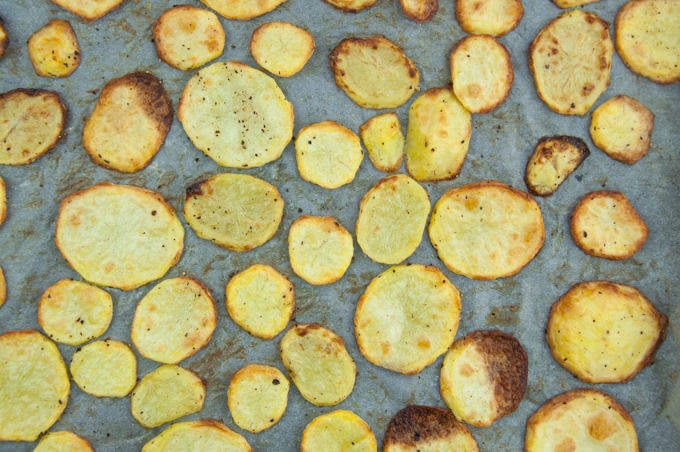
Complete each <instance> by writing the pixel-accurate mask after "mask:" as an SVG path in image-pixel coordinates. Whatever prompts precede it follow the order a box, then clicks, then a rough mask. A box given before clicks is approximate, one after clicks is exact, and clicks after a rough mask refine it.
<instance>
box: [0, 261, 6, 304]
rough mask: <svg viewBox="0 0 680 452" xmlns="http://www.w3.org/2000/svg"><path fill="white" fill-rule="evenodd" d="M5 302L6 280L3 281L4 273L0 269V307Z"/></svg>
mask: <svg viewBox="0 0 680 452" xmlns="http://www.w3.org/2000/svg"><path fill="white" fill-rule="evenodd" d="M5 301H7V280H6V279H5V272H3V271H2V267H0V306H2V305H3V304H5Z"/></svg>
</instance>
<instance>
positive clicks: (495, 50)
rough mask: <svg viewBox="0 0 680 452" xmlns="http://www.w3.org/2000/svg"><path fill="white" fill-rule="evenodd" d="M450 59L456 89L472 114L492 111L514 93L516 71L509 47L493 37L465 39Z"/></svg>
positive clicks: (454, 88) (457, 95) (479, 36)
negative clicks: (513, 83) (511, 90)
mask: <svg viewBox="0 0 680 452" xmlns="http://www.w3.org/2000/svg"><path fill="white" fill-rule="evenodd" d="M449 62H450V68H451V80H452V82H453V92H454V94H455V95H456V97H457V98H458V100H459V101H460V103H461V104H463V106H464V107H465V108H466V109H467V110H468V111H470V112H471V113H488V112H490V111H492V110H494V109H495V108H496V107H498V106H499V105H500V104H502V103H503V101H504V100H505V99H506V98H507V97H508V95H509V94H510V89H511V88H512V82H513V80H514V79H515V71H514V70H513V69H512V61H511V60H510V54H509V53H508V50H507V49H506V48H505V46H504V45H503V44H501V42H500V41H498V40H497V39H496V38H494V37H493V36H489V35H476V36H468V37H466V38H464V39H462V40H461V41H460V42H459V43H458V44H457V45H456V47H454V49H453V51H452V52H451V55H450V57H449Z"/></svg>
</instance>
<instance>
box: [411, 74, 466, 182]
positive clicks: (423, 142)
mask: <svg viewBox="0 0 680 452" xmlns="http://www.w3.org/2000/svg"><path fill="white" fill-rule="evenodd" d="M471 135H472V115H471V114H470V112H469V111H468V110H467V109H466V108H465V107H463V105H462V104H461V103H460V101H459V100H458V99H457V98H456V96H455V95H454V94H453V90H452V89H451V88H450V87H449V88H431V89H428V90H427V91H425V92H424V93H423V94H421V95H420V96H419V97H418V98H417V99H416V100H415V101H413V103H412V104H411V106H410V107H409V110H408V127H407V129H406V146H405V148H404V152H405V154H406V171H408V173H409V174H410V175H411V177H412V178H414V179H415V180H417V181H420V182H434V181H440V180H447V179H453V178H454V177H456V176H457V175H458V173H459V172H460V170H461V168H462V167H463V162H464V161H465V157H466V156H467V152H468V146H469V145H470V136H471Z"/></svg>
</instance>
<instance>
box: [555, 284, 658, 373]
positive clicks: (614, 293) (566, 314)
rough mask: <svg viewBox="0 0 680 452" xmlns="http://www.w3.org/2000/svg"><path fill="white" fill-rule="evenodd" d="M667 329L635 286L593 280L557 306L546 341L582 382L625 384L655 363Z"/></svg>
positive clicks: (577, 285) (579, 285)
mask: <svg viewBox="0 0 680 452" xmlns="http://www.w3.org/2000/svg"><path fill="white" fill-rule="evenodd" d="M667 325H668V318H667V317H666V316H665V315H664V314H663V313H661V312H660V311H658V310H657V309H656V308H655V307H654V305H653V304H652V303H651V302H650V301H649V300H648V299H647V298H646V297H645V296H644V295H643V294H642V293H641V292H640V291H639V290H637V289H635V288H634V287H632V286H628V285H625V284H619V283H613V282H609V281H588V282H583V283H579V284H576V285H574V286H573V287H571V288H570V289H569V290H568V291H567V293H565V294H564V295H563V296H562V297H560V299H559V300H557V301H556V302H555V303H554V304H553V306H552V308H551V309H550V317H549V320H548V326H547V329H546V339H547V341H548V345H549V346H550V350H551V352H552V354H553V357H554V358H555V360H556V361H557V362H558V363H559V364H560V365H562V366H563V367H564V368H565V369H566V370H567V371H569V372H570V373H572V374H574V375H575V376H576V377H578V378H579V379H581V380H582V381H585V382H587V383H621V382H625V381H628V380H630V379H631V378H633V377H634V376H635V375H637V374H638V373H639V372H640V371H641V370H642V369H643V368H645V367H646V366H648V365H649V364H651V363H652V362H653V360H654V354H655V353H656V350H657V349H658V348H659V347H660V346H661V344H662V343H663V341H664V339H665V337H666V327H667Z"/></svg>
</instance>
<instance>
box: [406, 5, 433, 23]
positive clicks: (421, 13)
mask: <svg viewBox="0 0 680 452" xmlns="http://www.w3.org/2000/svg"><path fill="white" fill-rule="evenodd" d="M399 6H401V12H402V13H404V15H405V16H406V17H408V18H409V19H412V20H415V21H416V22H427V21H429V20H430V19H432V18H433V17H434V15H435V14H437V10H438V9H439V0H399Z"/></svg>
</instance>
